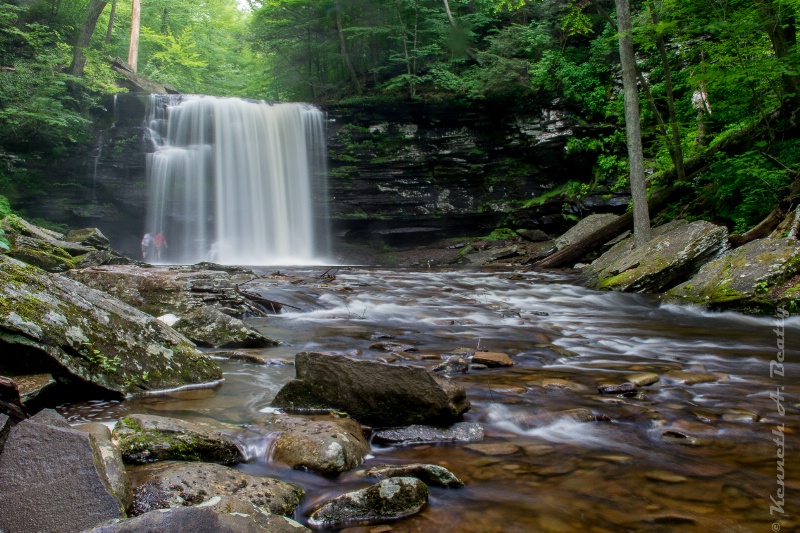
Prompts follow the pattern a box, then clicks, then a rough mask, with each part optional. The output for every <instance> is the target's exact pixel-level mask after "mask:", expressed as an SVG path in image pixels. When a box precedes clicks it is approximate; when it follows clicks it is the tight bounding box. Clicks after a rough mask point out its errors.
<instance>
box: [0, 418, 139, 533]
mask: <svg viewBox="0 0 800 533" xmlns="http://www.w3.org/2000/svg"><path fill="white" fill-rule="evenodd" d="M123 516H124V505H123V503H122V502H121V501H120V500H119V499H118V498H117V497H116V496H115V494H114V492H113V491H112V489H111V487H110V486H109V482H108V477H107V474H106V471H105V462H104V460H103V457H102V456H101V454H100V452H99V451H98V449H97V444H96V443H95V440H94V437H92V436H91V435H90V434H88V433H85V432H83V431H80V430H77V429H72V428H71V427H70V426H69V424H68V423H67V421H66V420H64V419H63V418H61V417H60V416H59V415H58V414H56V413H55V412H54V411H50V412H46V413H44V414H42V415H41V416H40V415H37V416H35V417H33V418H30V419H28V420H24V421H22V422H20V423H19V424H17V425H16V426H14V428H12V429H11V431H10V433H9V436H8V441H7V442H6V445H5V447H4V449H3V453H2V455H0V530H2V531H8V532H13V531H53V532H62V531H63V532H65V533H71V532H74V531H83V530H84V529H88V528H92V527H95V526H96V525H98V524H100V523H102V522H105V521H106V520H109V519H114V518H120V517H123Z"/></svg>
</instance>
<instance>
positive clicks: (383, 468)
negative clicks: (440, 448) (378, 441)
mask: <svg viewBox="0 0 800 533" xmlns="http://www.w3.org/2000/svg"><path fill="white" fill-rule="evenodd" d="M367 476H368V477H377V478H380V479H385V478H390V477H415V478H417V479H421V480H422V481H424V482H425V483H426V484H428V485H436V486H438V487H449V488H455V487H463V486H464V482H463V481H461V480H460V479H458V478H457V477H456V475H455V474H453V473H452V472H451V471H450V470H448V469H446V468H445V467H443V466H439V465H429V464H420V463H414V464H407V465H378V466H374V467H372V468H370V469H369V471H367Z"/></svg>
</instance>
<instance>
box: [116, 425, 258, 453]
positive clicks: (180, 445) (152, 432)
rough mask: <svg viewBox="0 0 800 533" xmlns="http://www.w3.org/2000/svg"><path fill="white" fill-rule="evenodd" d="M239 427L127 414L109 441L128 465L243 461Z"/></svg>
mask: <svg viewBox="0 0 800 533" xmlns="http://www.w3.org/2000/svg"><path fill="white" fill-rule="evenodd" d="M237 432H238V428H236V427H235V426H227V425H224V424H220V423H218V422H186V421H184V420H178V419H176V418H167V417H163V416H156V415H129V416H127V417H124V418H121V419H120V420H119V422H118V423H117V425H116V426H115V427H114V432H113V434H112V440H113V442H114V444H116V445H117V447H119V450H120V452H121V453H122V457H123V459H124V460H125V462H127V463H151V462H153V461H207V462H213V463H223V464H231V463H238V462H240V461H244V459H245V458H244V455H243V454H242V452H241V450H240V449H239V446H238V445H237V443H236V440H235V436H236V434H237Z"/></svg>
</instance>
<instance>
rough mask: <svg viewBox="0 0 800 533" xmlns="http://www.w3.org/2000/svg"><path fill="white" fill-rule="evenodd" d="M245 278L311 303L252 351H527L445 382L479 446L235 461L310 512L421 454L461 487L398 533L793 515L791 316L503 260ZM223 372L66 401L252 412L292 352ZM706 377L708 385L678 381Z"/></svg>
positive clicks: (757, 524) (796, 335)
mask: <svg viewBox="0 0 800 533" xmlns="http://www.w3.org/2000/svg"><path fill="white" fill-rule="evenodd" d="M269 273H270V271H268V270H264V272H263V274H269ZM284 273H291V274H293V275H295V276H301V277H302V276H315V275H318V274H319V273H320V272H319V271H311V270H304V271H303V270H292V271H284ZM248 289H249V290H259V291H260V292H262V293H263V294H264V295H266V296H268V297H269V298H271V299H274V300H278V301H281V302H284V303H287V304H290V305H292V306H294V307H297V308H299V310H294V309H291V308H289V307H285V308H284V312H283V313H281V314H279V315H275V316H270V317H268V318H258V319H251V320H250V323H251V324H252V325H254V326H255V327H256V328H257V329H259V330H260V331H262V332H263V333H265V334H266V335H267V336H269V337H272V338H275V339H277V340H280V341H282V343H283V344H282V345H281V346H279V347H274V348H266V349H263V350H252V351H254V352H258V353H261V354H262V355H265V356H267V357H269V358H274V359H276V360H292V359H293V356H294V354H295V353H297V352H300V351H305V350H311V351H314V350H316V351H327V352H339V353H344V354H347V355H351V356H354V357H357V358H362V359H370V360H377V359H380V358H383V359H384V360H386V359H389V360H394V359H397V362H396V363H395V364H401V363H407V364H415V365H423V366H426V367H429V368H432V367H433V366H435V365H436V364H438V363H440V362H441V361H437V360H431V359H428V358H423V356H433V355H443V356H446V355H445V354H449V353H453V352H455V351H456V350H457V349H459V348H468V349H475V348H476V347H477V346H478V343H480V347H481V348H482V349H487V350H489V351H492V352H505V353H507V354H509V355H510V356H511V357H512V359H513V360H514V362H515V365H514V366H513V367H507V368H489V369H484V370H471V371H470V372H469V373H467V374H458V375H454V376H453V377H452V379H454V380H456V381H458V382H459V383H461V384H462V385H463V386H464V387H465V388H466V390H467V395H468V398H469V399H470V401H471V402H472V409H471V410H470V411H469V412H468V413H467V414H466V415H465V420H467V421H474V422H480V423H481V424H482V425H483V426H484V427H485V430H486V438H485V439H484V440H483V441H482V442H480V443H476V444H475V445H467V444H449V445H422V446H408V447H379V446H376V445H373V447H372V450H371V454H370V456H369V458H368V459H367V461H366V462H365V464H364V465H363V466H362V467H359V468H358V469H356V470H354V471H352V472H349V473H346V474H344V475H342V476H340V477H339V478H337V479H326V478H323V477H320V476H318V475H316V474H313V473H309V472H302V471H293V470H289V469H288V468H286V467H284V466H281V465H279V464H274V463H271V462H270V461H269V460H268V459H269V458H268V446H267V444H268V443H264V442H262V443H259V442H254V443H250V444H251V447H252V449H253V450H256V452H255V454H256V455H257V456H258V457H257V458H256V459H255V460H253V461H251V462H249V463H244V464H240V465H238V466H237V467H236V468H238V469H240V470H242V471H246V472H248V473H251V474H256V475H270V476H275V477H278V478H281V479H284V480H287V481H293V482H295V483H298V484H300V485H301V486H303V487H304V488H305V489H306V491H307V496H306V498H305V499H304V501H303V503H302V504H301V507H300V508H299V509H298V511H297V514H296V517H295V518H296V519H297V520H299V521H300V522H305V521H306V519H307V516H308V514H309V513H310V512H311V511H312V510H313V508H314V506H315V505H317V504H319V503H320V502H322V501H323V500H326V499H329V498H332V497H335V496H337V495H339V494H342V493H344V492H347V491H350V490H355V489H357V488H361V487H365V486H368V485H370V484H371V483H372V482H374V481H375V480H369V479H365V478H364V477H363V473H364V472H365V471H366V470H367V469H368V468H369V467H371V466H374V465H376V464H381V463H392V464H402V463H410V462H423V463H434V464H439V465H442V466H445V467H447V468H449V469H450V470H452V471H453V472H454V473H455V474H456V475H457V476H458V477H460V478H461V479H462V480H463V481H464V482H465V483H466V486H465V487H464V488H461V489H441V488H435V487H432V488H431V496H430V500H429V503H428V505H427V506H426V507H425V508H424V509H423V510H422V512H420V513H419V514H417V515H415V516H413V517H410V518H406V519H404V520H401V521H398V522H393V523H390V524H389V525H390V526H391V531H396V532H411V531H421V532H429V531H436V532H459V533H460V532H494V531H496V532H517V531H519V532H529V531H544V532H569V531H590V532H598V533H599V532H603V531H698V532H699V531H768V530H772V531H778V530H782V531H795V530H797V528H798V527H800V519H798V511H800V506H798V500H797V498H798V496H797V491H798V489H800V455H799V454H800V449H798V446H797V444H798V441H797V437H796V433H797V431H798V429H799V428H800V417H798V416H797V415H798V412H799V411H800V403H798V392H800V379H798V378H800V319H798V318H796V317H791V318H786V319H785V320H784V319H782V318H777V319H776V318H775V317H751V316H745V315H740V314H735V313H709V312H705V311H701V310H699V309H695V308H687V307H680V306H672V305H664V304H661V303H660V302H659V301H658V300H657V299H656V298H654V297H650V296H640V295H629V294H619V293H605V292H597V291H592V290H589V289H586V288H584V287H582V286H580V280H579V279H578V278H576V277H574V276H572V275H570V274H562V273H540V272H518V271H510V270H508V271H504V270H472V271H464V270H455V271H449V270H426V271H419V270H397V269H391V270H389V269H377V268H376V269H370V268H346V269H341V270H339V271H338V272H336V279H335V280H333V281H330V282H323V281H322V280H319V282H309V283H297V284H292V283H289V282H288V281H287V279H284V278H283V277H282V276H269V275H267V276H265V277H264V278H263V279H259V280H256V281H253V282H251V283H249V284H248ZM383 336H393V337H394V338H393V339H392V342H397V343H402V344H406V345H412V346H413V347H414V348H416V349H417V350H418V351H417V352H409V354H410V355H409V354H406V355H404V356H395V355H391V354H389V353H387V352H384V351H380V350H376V349H371V348H370V346H371V345H373V344H374V343H375V342H376V340H375V339H376V338H379V337H383ZM781 347H783V350H782V351H781V350H780V348H781ZM403 357H411V358H412V359H411V360H407V361H406V360H404V359H403ZM780 359H783V360H782V361H781V360H780ZM771 362H772V363H771ZM220 364H221V366H222V368H223V370H224V372H225V382H224V384H223V385H222V386H221V387H219V388H217V389H215V390H208V389H206V390H195V391H185V392H178V393H172V394H167V395H162V396H151V397H145V398H138V399H134V400H129V401H126V402H101V401H96V402H87V403H81V404H70V405H63V406H60V408H59V409H60V410H61V412H62V413H63V414H65V416H67V417H68V418H69V419H70V420H71V421H73V422H78V421H82V420H103V421H111V420H114V419H116V418H118V417H119V416H122V415H124V414H126V413H135V412H140V413H141V412H144V413H150V414H158V415H162V416H171V417H176V418H183V419H192V418H208V417H210V418H214V419H217V420H219V421H222V422H229V423H235V424H247V423H248V422H249V421H250V420H252V419H254V418H256V417H258V416H259V415H260V414H261V412H262V411H263V410H264V409H266V408H268V407H269V403H270V401H271V400H272V398H273V397H274V396H275V394H276V393H277V392H278V390H279V389H280V388H281V386H282V384H283V383H285V382H286V381H288V380H290V379H292V378H293V377H294V367H293V366H290V365H285V364H269V365H257V364H250V363H245V362H238V361H231V360H220ZM771 368H772V370H773V372H772V374H771V373H770V369H771ZM670 371H672V373H670V374H668V373H669V372H670ZM675 371H684V372H690V373H691V374H677V373H675ZM642 372H654V373H657V374H659V375H660V376H661V379H660V380H659V381H658V382H657V383H655V384H652V385H649V386H645V387H641V388H640V389H639V390H640V392H639V394H638V395H635V396H633V397H625V396H621V395H620V396H618V395H614V394H599V393H598V388H597V387H598V385H601V384H605V383H622V382H624V381H626V376H628V375H630V374H634V373H642ZM780 373H782V374H783V375H782V376H781V375H780ZM709 374H711V375H710V376H709ZM697 375H701V376H702V377H703V378H705V379H709V380H713V381H708V382H705V383H696V384H689V383H686V382H684V380H685V379H690V378H691V377H692V376H694V377H697ZM705 379H703V380H705ZM778 392H779V393H780V396H779V397H778V396H777V395H776V393H778ZM576 408H586V409H589V410H591V411H592V413H594V415H595V416H596V418H597V419H598V421H596V422H578V421H575V420H573V419H572V418H570V417H568V416H560V415H559V413H560V412H563V411H565V410H569V409H576ZM781 499H783V500H784V503H783V505H782V507H783V509H782V510H781V509H778V508H777V507H779V506H780V505H779V504H780V503H781ZM776 506H777V507H776ZM770 507H773V510H772V513H771V512H770ZM375 527H376V526H368V527H360V528H349V529H347V530H346V531H353V532H356V531H359V532H360V531H363V532H367V531H373V530H375V529H374V528H375ZM375 531H389V529H380V528H378V529H377V530H375Z"/></svg>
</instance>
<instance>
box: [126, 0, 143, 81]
mask: <svg viewBox="0 0 800 533" xmlns="http://www.w3.org/2000/svg"><path fill="white" fill-rule="evenodd" d="M141 11H142V2H141V0H133V5H132V8H131V43H130V46H129V47H128V64H129V65H130V66H131V69H132V70H133V72H134V73H136V69H137V63H138V62H139V22H140V18H141Z"/></svg>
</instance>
